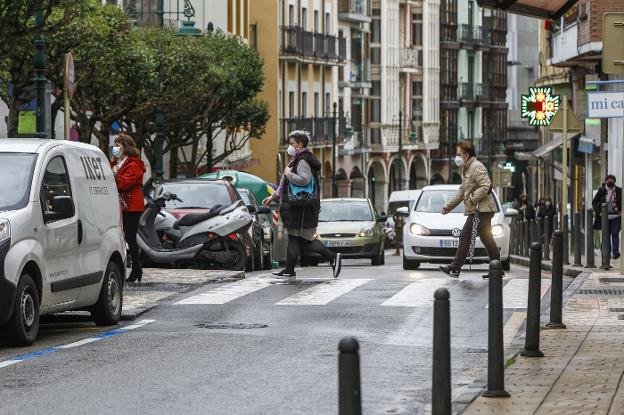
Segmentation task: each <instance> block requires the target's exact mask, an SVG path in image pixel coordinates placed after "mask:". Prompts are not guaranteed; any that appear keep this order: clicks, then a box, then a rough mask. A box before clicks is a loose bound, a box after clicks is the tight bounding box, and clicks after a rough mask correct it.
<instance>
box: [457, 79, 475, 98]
mask: <svg viewBox="0 0 624 415" xmlns="http://www.w3.org/2000/svg"><path fill="white" fill-rule="evenodd" d="M457 95H458V96H459V99H460V100H462V101H474V100H475V84H473V83H471V82H462V83H460V84H459V87H458V91H457Z"/></svg>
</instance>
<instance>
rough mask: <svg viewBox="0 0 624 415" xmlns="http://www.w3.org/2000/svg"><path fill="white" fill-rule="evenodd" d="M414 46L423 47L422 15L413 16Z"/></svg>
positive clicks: (415, 14)
mask: <svg viewBox="0 0 624 415" xmlns="http://www.w3.org/2000/svg"><path fill="white" fill-rule="evenodd" d="M412 46H422V14H420V13H413V14H412Z"/></svg>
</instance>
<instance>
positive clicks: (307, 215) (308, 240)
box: [262, 130, 342, 280]
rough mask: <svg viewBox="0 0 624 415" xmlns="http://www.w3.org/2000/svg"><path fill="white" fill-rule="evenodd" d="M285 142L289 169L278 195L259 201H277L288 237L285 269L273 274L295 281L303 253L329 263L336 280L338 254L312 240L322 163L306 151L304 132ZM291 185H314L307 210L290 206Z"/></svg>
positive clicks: (339, 260) (297, 133) (299, 186)
mask: <svg viewBox="0 0 624 415" xmlns="http://www.w3.org/2000/svg"><path fill="white" fill-rule="evenodd" d="M288 138H289V139H290V146H288V149H287V150H286V152H287V153H288V155H289V156H290V157H291V159H290V161H289V162H288V167H286V168H285V169H284V173H283V175H282V179H281V180H280V185H279V187H278V189H277V191H276V192H275V193H273V195H272V196H269V197H267V198H265V199H264V200H263V201H262V204H263V205H264V206H268V205H269V204H270V203H271V202H273V201H277V200H278V199H279V200H280V202H281V206H280V216H281V218H282V221H283V222H284V228H286V233H288V247H287V248H286V268H284V269H283V270H281V271H278V272H274V273H273V274H274V275H276V276H277V277H280V278H285V279H289V280H294V279H295V277H296V275H297V274H296V273H295V266H296V265H297V260H299V259H300V258H301V256H303V254H304V253H305V252H315V253H318V254H319V255H321V257H323V258H324V259H325V260H327V261H328V262H329V263H330V265H331V266H332V269H333V276H334V278H338V275H339V274H340V269H341V266H342V258H341V254H340V253H338V254H336V253H334V252H332V251H330V250H329V249H328V248H327V247H326V246H325V245H323V244H322V243H321V241H319V240H318V239H316V238H315V237H314V236H315V234H316V226H317V225H318V218H319V213H320V212H321V200H320V186H319V177H318V173H319V170H320V169H321V163H320V162H319V161H318V159H317V158H316V157H315V156H314V154H312V152H310V151H309V150H308V149H307V147H308V143H309V142H310V133H308V132H307V131H304V130H299V131H293V132H291V133H290V134H289V135H288ZM291 183H292V184H293V185H295V188H297V187H298V188H302V187H307V186H310V183H313V186H312V188H313V190H312V192H311V197H312V200H311V203H310V205H309V206H308V205H307V204H306V205H305V206H294V205H293V203H292V202H291V199H292V196H293V195H292V193H293V192H292V189H293V186H291ZM306 193H307V192H306Z"/></svg>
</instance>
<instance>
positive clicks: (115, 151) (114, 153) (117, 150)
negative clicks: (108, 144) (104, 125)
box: [113, 146, 121, 159]
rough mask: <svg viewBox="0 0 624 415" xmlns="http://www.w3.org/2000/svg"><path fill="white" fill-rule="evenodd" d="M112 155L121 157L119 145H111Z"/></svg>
mask: <svg viewBox="0 0 624 415" xmlns="http://www.w3.org/2000/svg"><path fill="white" fill-rule="evenodd" d="M113 157H115V158H116V159H118V158H119V157H121V147H119V146H115V147H113Z"/></svg>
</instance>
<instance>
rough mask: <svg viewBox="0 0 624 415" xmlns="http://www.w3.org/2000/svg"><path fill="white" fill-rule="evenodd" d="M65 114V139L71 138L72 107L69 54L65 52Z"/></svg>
mask: <svg viewBox="0 0 624 415" xmlns="http://www.w3.org/2000/svg"><path fill="white" fill-rule="evenodd" d="M63 106H64V109H63V116H64V120H65V123H64V124H65V125H64V132H65V140H69V123H70V122H71V120H70V114H69V111H70V107H69V54H67V53H66V54H65V82H64V88H63Z"/></svg>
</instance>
